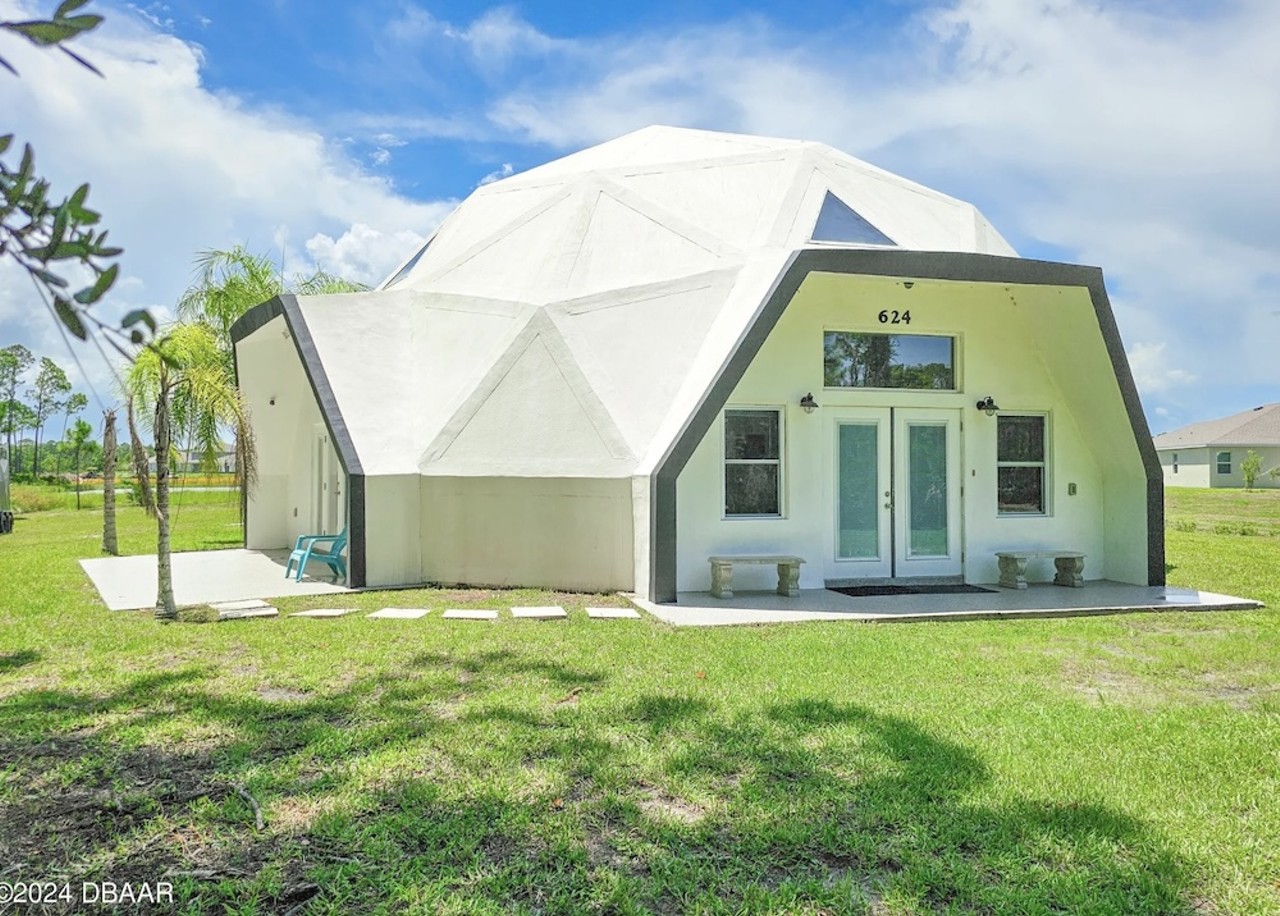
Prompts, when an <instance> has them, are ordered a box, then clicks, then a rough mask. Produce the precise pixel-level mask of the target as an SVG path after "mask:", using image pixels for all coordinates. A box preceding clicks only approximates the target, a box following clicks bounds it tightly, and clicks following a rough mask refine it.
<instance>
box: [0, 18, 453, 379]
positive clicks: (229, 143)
mask: <svg viewBox="0 0 1280 916" xmlns="http://www.w3.org/2000/svg"><path fill="white" fill-rule="evenodd" d="M147 9H148V10H151V11H153V12H155V11H157V10H159V8H158V7H147ZM33 12H34V10H28V9H24V8H22V7H20V6H16V5H15V4H13V3H12V2H11V0H0V18H11V17H16V16H20V15H30V14H32V13H33ZM77 49H78V50H79V51H80V53H82V54H83V55H84V56H85V57H87V58H88V59H89V60H91V61H92V62H93V63H94V64H95V65H96V66H97V67H98V68H99V69H100V70H101V71H102V72H103V74H104V77H105V78H99V77H96V76H94V75H92V74H91V73H88V72H87V71H85V70H83V69H82V68H80V67H78V66H76V65H75V64H74V63H71V62H70V61H67V60H66V59H65V58H64V57H63V56H62V55H56V54H46V53H41V52H39V51H36V50H35V49H32V48H29V47H27V46H25V45H24V44H22V43H18V42H6V43H5V48H4V52H5V56H6V57H7V58H8V59H9V60H10V61H11V62H12V63H14V64H15V66H17V68H18V70H19V72H20V73H21V74H22V77H21V79H13V78H10V77H9V76H8V75H2V76H0V79H3V80H5V81H6V83H5V85H4V92H5V113H6V118H5V121H6V126H12V127H13V128H15V129H16V131H17V133H18V140H19V142H30V143H31V144H32V145H33V147H34V148H35V150H36V163H37V167H38V170H39V171H40V173H41V174H43V175H45V176H46V177H48V178H49V179H50V180H51V181H52V182H53V192H54V193H55V194H58V195H61V194H66V193H69V192H70V191H71V190H72V189H74V187H75V186H76V185H77V184H79V183H80V182H82V181H86V180H87V181H89V182H90V184H91V186H92V189H91V192H90V195H89V204H90V205H91V206H92V207H94V208H95V209H97V210H99V211H100V212H101V213H102V214H103V226H104V227H106V228H108V229H109V230H110V236H111V239H112V240H113V241H114V242H116V243H117V244H120V245H122V246H123V247H124V250H125V251H124V255H123V257H122V258H121V271H122V275H121V280H120V281H119V282H118V284H117V287H116V289H115V290H113V291H112V292H111V293H110V294H109V295H108V298H107V299H106V300H104V302H103V303H102V304H100V305H99V306H97V307H96V308H97V309H99V310H100V312H101V314H102V316H103V317H104V318H108V317H114V318H118V316H119V315H121V314H123V313H124V311H126V310H128V309H132V308H139V307H144V308H149V309H151V310H153V311H157V310H163V309H164V308H165V307H166V306H168V305H170V304H172V303H174V302H176V300H177V298H178V296H179V295H180V294H181V293H182V291H183V290H184V289H185V288H186V286H187V285H188V284H189V282H190V281H191V279H192V270H193V262H194V258H195V256H196V255H197V253H198V252H200V251H202V250H206V249H210V248H227V247H231V246H233V245H235V244H238V243H243V244H245V245H246V246H247V247H248V248H250V250H256V251H266V250H268V249H269V246H270V245H271V242H272V240H273V239H274V238H275V237H276V236H277V235H278V234H279V233H278V230H280V229H281V227H284V229H285V232H284V237H286V238H287V237H290V236H292V237H295V238H304V239H313V238H317V237H319V236H326V237H328V238H330V239H337V240H338V241H337V242H334V243H333V246H334V247H333V250H332V251H330V250H327V249H324V250H323V251H324V256H325V257H326V258H328V259H329V260H328V261H327V262H326V264H325V265H323V266H326V267H327V268H328V269H335V268H336V267H338V266H339V265H344V264H350V265H352V266H353V268H355V269H359V270H360V271H362V274H361V276H360V277H358V278H355V279H367V277H368V276H369V275H370V274H369V272H370V271H374V270H375V268H376V269H382V266H383V265H384V264H385V263H386V262H388V261H390V262H394V261H395V260H396V259H397V258H398V257H403V255H404V254H405V252H404V251H395V252H394V253H393V254H391V255H388V256H387V257H385V258H383V259H379V258H377V257H374V256H373V254H371V253H369V254H366V255H358V253H357V252H355V251H354V250H352V244H348V245H346V246H345V247H344V245H343V240H344V239H346V238H347V237H348V235H349V234H351V233H353V232H357V229H356V227H359V230H358V231H359V232H368V233H380V234H382V235H383V237H385V238H386V240H387V245H388V247H389V248H394V247H395V245H396V244H397V241H398V240H400V238H401V236H400V234H401V233H406V232H407V233H408V234H409V236H411V239H410V240H408V241H404V242H403V247H405V248H408V247H411V240H412V238H418V237H425V235H427V234H429V233H430V232H431V231H432V229H433V228H434V227H435V225H436V224H437V223H438V222H439V220H440V219H441V218H442V217H443V215H444V214H445V213H446V212H447V211H448V209H449V208H450V207H451V204H449V203H431V202H418V201H412V200H408V199H406V198H404V197H402V196H400V195H399V194H398V193H397V192H396V191H395V189H394V188H393V187H392V186H391V184H390V183H389V182H388V180H386V179H384V178H380V177H377V176H374V175H372V174H370V173H368V172H366V171H364V170H363V169H361V167H360V166H359V165H358V164H357V163H356V162H355V161H354V160H353V159H352V158H351V157H350V156H349V155H348V154H347V153H346V152H345V151H344V150H343V149H342V147H341V145H340V144H336V143H331V142H329V141H327V140H326V139H325V137H324V136H322V135H321V134H320V133H318V132H317V131H316V129H314V128H313V127H312V126H311V125H309V124H308V123H306V122H304V121H301V120H299V119H297V118H293V117H290V116H289V115H288V114H287V113H285V112H281V111H273V110H265V109H262V108H257V107H251V106H249V105H247V104H245V103H243V102H242V101H241V100H239V99H238V98H236V97H234V96H231V95H228V94H215V93H212V92H210V91H209V90H208V89H207V88H205V87H204V86H203V85H202V80H201V68H202V65H203V59H202V53H201V51H200V50H199V49H198V48H197V47H195V46H193V45H191V44H188V43H185V42H183V41H181V40H179V39H178V38H175V37H173V36H171V35H167V34H162V33H160V32H157V31H156V30H155V29H154V28H152V27H150V26H148V25H147V24H146V23H143V22H139V21H137V20H132V19H129V18H128V17H108V20H107V22H106V24H105V25H104V26H103V27H102V29H101V30H99V31H98V32H95V33H93V34H91V35H89V36H86V37H85V38H84V39H83V40H82V41H80V42H78V45H77ZM317 250H322V249H317ZM291 257H293V258H294V260H295V261H296V260H297V253H293V254H292V255H291ZM296 266H297V267H298V268H299V269H300V270H302V271H305V270H306V268H307V267H308V266H311V265H306V264H298V265H296ZM6 280H7V277H2V278H0V339H2V340H3V341H5V342H12V341H22V342H26V343H28V345H30V346H32V348H33V349H37V348H39V349H42V350H44V351H46V352H49V353H50V354H51V355H54V356H55V357H65V348H63V347H62V345H61V342H60V340H59V339H58V336H57V333H56V328H55V327H54V325H53V323H52V321H51V319H49V318H48V317H47V315H44V314H42V312H43V308H42V307H37V306H35V305H33V304H32V303H31V302H30V301H29V297H27V296H26V295H25V294H24V293H22V292H21V284H18V286H17V287H14V286H13V285H12V284H10V283H8V282H4V281H6ZM80 355H81V357H82V358H83V359H85V361H86V364H89V363H91V362H92V363H94V364H95V365H96V367H97V368H96V369H95V370H93V371H95V372H97V373H98V378H97V382H98V386H99V387H100V388H108V389H109V388H110V384H109V378H108V375H107V373H106V370H105V367H104V366H103V365H102V361H101V359H100V358H98V357H96V355H95V354H94V353H93V351H92V350H82V351H81V352H80Z"/></svg>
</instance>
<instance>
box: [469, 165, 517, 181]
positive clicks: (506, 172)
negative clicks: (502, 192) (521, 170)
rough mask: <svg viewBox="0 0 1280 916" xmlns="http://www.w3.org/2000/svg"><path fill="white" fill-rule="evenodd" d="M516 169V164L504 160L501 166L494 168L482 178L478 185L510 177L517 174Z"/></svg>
mask: <svg viewBox="0 0 1280 916" xmlns="http://www.w3.org/2000/svg"><path fill="white" fill-rule="evenodd" d="M515 171H516V170H515V166H513V165H512V164H511V163H510V162H504V163H502V167H501V168H498V169H494V170H493V171H492V172H490V173H489V174H488V175H485V176H484V177H483V178H481V179H480V181H479V182H477V186H479V185H485V184H493V183H494V182H495V181H501V180H502V179H504V178H510V177H511V176H512V175H514V174H515Z"/></svg>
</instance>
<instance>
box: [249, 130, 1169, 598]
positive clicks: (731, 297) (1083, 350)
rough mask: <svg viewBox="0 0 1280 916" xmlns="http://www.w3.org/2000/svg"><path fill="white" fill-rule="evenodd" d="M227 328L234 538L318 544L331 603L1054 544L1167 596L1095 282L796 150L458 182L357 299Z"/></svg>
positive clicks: (936, 197)
mask: <svg viewBox="0 0 1280 916" xmlns="http://www.w3.org/2000/svg"><path fill="white" fill-rule="evenodd" d="M233 336H234V337H235V339H236V359H237V368H238V373H239V382H240V385H241V388H242V390H243V391H244V393H245V394H246V396H247V398H248V401H249V403H250V407H251V409H252V411H253V416H254V425H255V430H256V433H257V441H258V448H259V485H258V488H257V490H256V492H255V493H254V494H253V495H252V497H251V499H250V503H249V512H248V523H247V529H246V545H247V546H248V547H251V548H264V549H265V548H278V547H284V546H287V545H288V544H290V543H291V542H292V540H293V538H294V537H296V536H297V535H299V534H303V533H317V532H322V531H323V532H334V531H337V530H338V529H341V528H344V527H345V528H347V529H348V532H349V544H350V546H349V563H348V568H349V578H350V581H351V583H352V584H355V585H393V584H410V583H418V582H423V581H432V582H441V583H469V584H490V585H530V586H533V585H539V586H552V587H558V588H567V589H581V590H613V589H621V590H629V591H630V590H634V591H635V592H637V593H639V594H641V595H643V596H646V597H649V598H651V599H653V600H670V599H673V598H674V597H675V594H676V592H677V591H696V590H706V588H707V587H708V584H709V577H710V572H709V566H708V562H707V560H708V557H709V556H712V555H716V554H726V553H727V554H744V553H750V554H788V555H795V556H799V557H802V558H804V560H805V565H804V567H803V572H802V576H801V580H800V585H801V587H815V588H820V587H823V586H824V585H826V584H827V583H831V582H833V581H845V580H857V581H873V580H874V581H880V580H890V581H898V580H918V579H921V578H924V577H929V578H936V577H945V578H947V579H950V580H956V581H960V580H963V581H969V582H985V581H993V580H994V579H995V577H996V559H995V556H994V552H995V551H997V550H1001V549H1007V548H1016V547H1044V548H1063V547H1068V546H1069V547H1071V548H1072V549H1078V550H1080V551H1082V552H1084V553H1086V554H1087V556H1088V558H1089V560H1088V565H1087V567H1086V570H1085V576H1086V577H1089V578H1100V577H1101V578H1108V579H1114V580H1118V581H1124V582H1134V583H1141V584H1152V585H1154V584H1161V583H1162V582H1163V576H1164V561H1163V539H1162V538H1163V535H1162V515H1161V483H1160V470H1159V465H1158V463H1157V462H1156V459H1155V454H1154V451H1153V450H1152V448H1151V439H1150V436H1149V434H1148V432H1147V428H1146V422H1145V420H1144V419H1143V415H1142V412H1141V408H1140V405H1139V403H1138V399H1137V394H1136V391H1135V389H1134V385H1133V381H1132V378H1131V376H1130V374H1129V369H1128V364H1127V362H1126V360H1125V356H1124V350H1123V347H1122V345H1121V342H1120V339H1119V335H1118V333H1117V331H1116V326H1115V322H1114V320H1113V318H1112V314H1111V310H1110V306H1109V304H1108V300H1107V296H1106V292H1105V289H1104V287H1103V282H1102V275H1101V272H1100V271H1099V270H1097V269H1096V268H1090V267H1080V266H1076V265H1069V264H1059V263H1050V262H1043V261H1030V260H1025V259H1022V258H1019V257H1018V256H1017V255H1016V253H1015V252H1014V251H1013V249H1012V248H1011V247H1010V246H1009V245H1008V243H1007V242H1006V241H1005V240H1004V239H1003V238H1002V237H1001V236H1000V234H999V233H998V232H996V231H995V229H994V228H992V226H991V225H990V224H989V223H988V222H987V221H986V220H985V219H984V218H983V216H982V215H981V214H980V213H979V212H978V211H977V210H976V209H975V208H974V207H972V206H971V205H969V204H966V203H963V202H961V201H958V200H955V199H953V198H950V197H947V196H946V195H944V194H940V193H938V192H936V191H932V190H930V189H928V188H925V187H922V186H920V185H918V184H915V183H913V182H910V181H907V180H905V179H903V178H899V177H897V176H895V175H891V174H889V173H888V172H885V171H882V170H880V169H877V168H875V167H873V166H871V165H868V164H866V163H864V162H860V161H858V160H856V159H854V158H852V157H850V156H847V155H845V154H843V153H840V152H838V151H836V150H834V149H831V148H830V147H828V146H825V145H822V144H818V143H808V142H799V141H790V140H776V139H769V138H763V137H751V136H740V135H730V134H721V133H713V132H708V131H698V130H686V129H676V128H668V127H651V128H647V129H644V130H640V131H636V132H635V133H632V134H628V135H626V136H623V137H620V138H618V139H616V140H612V141H610V142H607V143H604V144H601V145H600V146H597V147H593V148H590V149H587V150H584V151H582V152H579V153H575V154H573V155H570V156H566V157H565V158H563V159H559V160H556V161H554V162H550V163H548V164H546V165H543V166H540V167H538V168H534V169H531V170H530V171H528V172H524V173H522V174H519V175H514V176H512V177H510V178H506V179H504V180H501V181H497V182H494V183H492V184H488V185H485V186H482V187H480V188H479V189H477V190H476V191H475V192H474V193H473V194H472V195H471V196H470V197H469V198H467V200H465V201H464V202H463V203H462V204H461V205H460V206H459V207H458V208H457V209H456V210H455V211H454V212H453V213H452V214H451V215H450V216H449V217H448V218H447V219H446V220H445V221H444V222H443V223H442V224H441V225H440V227H439V229H438V230H437V231H436V233H435V234H434V235H433V236H432V238H431V239H430V241H429V242H428V243H427V244H426V245H425V246H423V248H422V249H421V250H420V251H418V252H416V253H415V254H414V255H413V256H412V257H411V258H409V259H408V260H407V261H406V262H405V263H404V264H403V265H402V266H401V267H400V268H399V269H398V270H396V271H395V272H394V274H393V275H392V276H391V277H390V278H389V279H388V280H386V281H385V282H384V283H382V284H381V285H380V286H379V287H378V288H377V289H376V290H374V291H371V292H367V293H356V294H346V295H334V296H314V297H305V298H295V297H292V296H281V297H279V298H277V299H274V300H272V301H270V302H267V303H263V304H262V305H260V306H258V307H257V308H255V309H253V310H252V311H250V312H249V313H248V314H246V315H245V316H244V317H243V318H242V319H241V320H240V322H239V323H238V324H237V325H236V327H235V329H234V332H233ZM984 408H985V409H984ZM992 408H994V409H992ZM757 573H758V574H759V575H758V578H755V579H753V578H752V576H753V575H755V574H757ZM740 575H741V578H740V580H739V581H740V584H741V585H742V586H744V587H748V588H750V587H753V586H758V587H762V588H768V587H771V582H770V571H769V570H767V569H764V568H759V569H746V570H743V572H742V573H741V574H740Z"/></svg>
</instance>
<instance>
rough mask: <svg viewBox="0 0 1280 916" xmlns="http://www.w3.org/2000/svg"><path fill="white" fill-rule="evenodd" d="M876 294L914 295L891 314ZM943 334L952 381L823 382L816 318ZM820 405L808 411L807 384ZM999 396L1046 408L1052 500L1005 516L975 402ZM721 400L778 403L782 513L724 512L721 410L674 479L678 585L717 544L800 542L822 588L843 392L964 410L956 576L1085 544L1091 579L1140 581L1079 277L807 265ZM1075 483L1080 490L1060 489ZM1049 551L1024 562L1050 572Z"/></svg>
mask: <svg viewBox="0 0 1280 916" xmlns="http://www.w3.org/2000/svg"><path fill="white" fill-rule="evenodd" d="M881 309H897V310H899V312H904V311H907V310H910V312H911V316H912V321H911V324H910V325H909V326H904V325H899V326H896V327H886V326H885V325H882V324H880V323H879V321H878V313H879V312H880V310H881ZM824 329H825V330H850V331H869V332H883V331H893V332H897V333H910V334H951V335H955V336H956V338H957V371H958V380H957V384H958V390H957V391H955V392H925V391H898V392H893V391H871V390H851V389H824V388H823V375H822V372H823V331H824ZM806 392H813V394H814V397H815V399H816V400H817V401H818V403H819V404H820V405H822V406H821V407H820V408H819V409H818V410H817V411H816V412H814V413H813V414H811V415H806V414H805V413H803V411H802V410H801V409H800V408H799V406H798V404H799V401H800V398H801V397H802V396H803V395H804V394H805V393H806ZM988 394H989V395H992V396H993V397H994V398H995V399H996V401H997V403H998V404H999V405H1000V407H1001V408H1002V409H1003V410H1005V411H1007V412H1010V413H1017V412H1020V411H1027V412H1046V413H1047V414H1048V417H1049V437H1050V443H1049V458H1048V460H1049V467H1048V488H1049V507H1048V512H1047V514H1045V515H1044V516H1035V517H1011V516H1003V517H1001V516H998V515H997V512H996V492H995V486H996V437H995V433H996V421H995V419H994V418H990V417H987V416H985V415H984V414H981V413H980V412H978V411H977V410H976V409H975V407H974V403H975V402H976V401H977V400H978V399H979V398H981V397H984V396H986V395H988ZM726 406H727V407H733V406H760V407H767V406H779V407H783V408H784V410H785V433H784V442H783V448H784V469H783V474H784V483H783V488H784V517H783V518H779V519H724V518H723V517H722V516H723V502H722V499H723V496H722V493H723V482H722V481H723V467H722V460H723V425H722V422H721V421H719V420H718V421H717V422H716V423H715V424H714V425H713V426H712V428H711V429H710V430H709V432H708V433H707V435H706V436H705V437H704V439H703V441H702V442H701V443H700V445H699V446H698V448H697V449H696V451H695V453H694V455H693V456H692V457H691V459H690V461H689V462H688V464H687V465H686V466H685V468H684V470H683V472H682V473H681V475H680V478H679V481H678V485H677V507H678V508H677V514H678V523H677V527H678V537H677V543H678V558H677V584H678V588H679V589H680V590H681V591H685V590H705V589H707V588H708V586H709V580H710V573H709V566H708V563H707V557H708V556H709V555H711V554H713V553H719V552H728V553H733V552H770V553H772V552H779V551H785V552H787V553H796V554H799V555H800V556H802V557H804V558H805V559H806V561H807V563H806V565H805V566H804V567H803V571H802V577H801V585H802V587H806V588H819V587H822V585H823V584H824V578H825V577H824V570H826V569H827V568H828V567H829V564H828V562H827V560H828V557H830V556H831V555H832V554H833V552H834V525H835V522H834V507H833V497H832V495H831V492H832V488H833V487H832V481H833V474H834V472H833V469H832V464H833V460H834V459H833V455H834V449H833V447H832V443H833V441H834V439H833V437H834V423H835V419H836V417H837V415H838V412H839V410H838V408H840V407H849V408H853V407H890V406H896V407H906V406H911V407H929V408H938V409H953V410H956V411H958V412H959V416H960V417H961V418H962V420H963V431H962V433H961V458H960V462H961V473H962V480H963V487H964V491H963V498H962V499H963V509H962V511H963V519H964V531H963V539H964V543H963V546H964V554H965V562H964V570H963V572H964V576H965V579H966V580H967V581H970V582H992V581H995V579H996V578H997V567H996V561H995V557H994V552H995V551H996V550H1000V549H1006V548H1015V547H1023V548H1030V547H1046V548H1071V549H1077V550H1082V551H1084V552H1085V553H1086V554H1087V555H1088V560H1087V562H1086V566H1085V576H1086V578H1109V579H1116V580H1119V581H1128V582H1141V583H1144V584H1145V582H1146V580H1147V553H1146V539H1147V535H1146V524H1147V514H1146V495H1145V491H1146V482H1145V476H1144V472H1143V468H1142V463H1141V458H1140V455H1139V453H1138V451H1137V446H1136V444H1135V442H1134V437H1133V432H1132V428H1131V426H1130V423H1129V419H1128V415H1127V413H1126V411H1125V408H1124V405H1123V401H1122V399H1121V396H1120V392H1119V387H1118V385H1117V383H1116V380H1115V376H1114V372H1113V370H1112V368H1111V364H1110V359H1109V357H1108V355H1107V352H1106V350H1105V347H1104V344H1103V340H1102V337H1101V333H1100V331H1099V330H1098V324H1097V319H1096V315H1095V312H1094V309H1093V305H1092V303H1091V301H1090V299H1089V296H1088V292H1087V291H1086V290H1084V289H1058V288H1043V287H1016V286H1015V287H1011V286H1006V285H980V284H965V283H952V282H941V281H915V282H914V283H913V284H912V285H911V287H910V288H907V286H906V285H904V284H903V283H902V282H901V281H897V280H893V279H888V278H875V277H857V276H843V275H831V274H812V275H810V276H809V277H808V278H807V279H806V281H805V282H804V284H803V285H802V286H801V288H800V290H799V292H798V293H797V295H796V297H795V298H794V299H793V301H792V302H791V304H790V305H789V306H788V308H787V310H786V312H785V313H784V314H783V316H782V317H781V319H780V320H779V322H778V324H777V326H776V327H775V328H774V330H773V332H772V334H771V335H770V336H769V338H768V340H767V341H766V342H765V344H764V346H763V347H762V349H761V350H760V352H759V353H758V354H757V356H756V358H755V359H754V361H753V362H752V364H751V365H750V367H749V368H748V370H747V372H746V374H745V375H744V376H743V378H742V379H741V381H740V382H739V384H738V386H737V387H736V389H735V390H734V392H733V394H732V395H731V396H730V398H729V401H728V403H727V405H726ZM1070 484H1074V485H1075V490H1076V493H1075V495H1069V494H1068V488H1069V485H1070ZM1051 569H1052V566H1051V564H1049V565H1048V567H1047V568H1042V569H1038V570H1037V569H1035V568H1033V569H1032V573H1033V575H1036V574H1038V575H1039V576H1040V577H1041V578H1046V577H1048V576H1049V574H1050V572H1051ZM734 580H735V587H741V588H744V589H747V588H771V587H772V585H773V584H774V582H775V581H776V580H775V574H774V572H773V570H772V569H770V568H766V567H742V568H741V569H740V570H736V571H735V573H734Z"/></svg>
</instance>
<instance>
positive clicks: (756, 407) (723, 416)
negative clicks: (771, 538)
mask: <svg viewBox="0 0 1280 916" xmlns="http://www.w3.org/2000/svg"><path fill="white" fill-rule="evenodd" d="M746 411H769V412H770V413H773V414H775V415H776V416H777V418H778V457H777V458H776V459H775V458H729V457H728V455H727V454H726V450H725V436H726V434H727V426H728V417H729V414H731V413H736V412H746ZM786 424H787V411H786V409H785V408H784V407H782V406H781V405H779V404H734V405H733V406H732V407H726V408H724V410H722V411H721V413H720V513H721V516H720V517H721V518H722V519H723V520H724V521H738V520H741V519H775V518H786V517H787V484H786V455H787V425H786ZM731 464H733V465H742V464H776V465H777V466H778V511H777V513H776V514H775V513H772V512H770V513H761V514H746V513H744V514H741V515H730V514H729V512H728V511H727V510H728V506H729V475H728V473H727V471H728V468H729V465H731Z"/></svg>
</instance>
